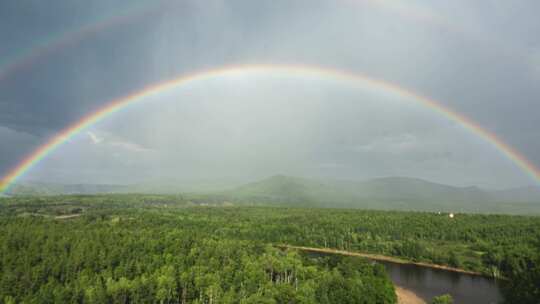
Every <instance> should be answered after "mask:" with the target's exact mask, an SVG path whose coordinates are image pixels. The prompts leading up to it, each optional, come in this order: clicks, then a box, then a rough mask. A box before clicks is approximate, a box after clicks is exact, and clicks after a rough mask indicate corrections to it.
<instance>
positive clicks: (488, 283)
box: [377, 262, 502, 304]
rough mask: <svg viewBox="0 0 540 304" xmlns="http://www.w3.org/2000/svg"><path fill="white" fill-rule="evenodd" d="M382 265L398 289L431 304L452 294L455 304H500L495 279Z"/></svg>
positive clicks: (411, 266) (415, 267) (500, 298)
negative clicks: (435, 299)
mask: <svg viewBox="0 0 540 304" xmlns="http://www.w3.org/2000/svg"><path fill="white" fill-rule="evenodd" d="M377 263H380V264H383V265H384V266H385V267H386V269H387V271H388V274H389V276H390V278H391V279H392V282H394V284H395V285H398V286H401V287H403V288H405V289H408V290H410V291H412V292H414V293H415V294H416V295H418V297H420V298H422V299H424V300H426V302H428V303H429V302H430V301H431V299H432V298H433V297H435V296H438V295H441V294H445V293H448V294H451V295H452V297H453V298H454V303H456V304H468V303H472V304H476V303H478V304H482V303H498V302H500V301H501V300H502V297H501V294H500V291H499V286H498V284H497V282H496V281H495V280H494V279H488V278H484V277H480V276H474V275H469V274H462V273H456V272H451V271H445V270H440V269H433V268H428V267H421V266H416V265H404V264H394V263H387V262H377Z"/></svg>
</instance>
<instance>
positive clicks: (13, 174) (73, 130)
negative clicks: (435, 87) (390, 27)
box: [0, 65, 540, 192]
mask: <svg viewBox="0 0 540 304" xmlns="http://www.w3.org/2000/svg"><path fill="white" fill-rule="evenodd" d="M255 72H257V73H271V72H278V73H283V74H285V75H291V76H316V77H322V78H327V79H333V80H337V81H343V82H352V83H353V84H359V85H367V86H368V87H370V88H373V89H377V90H382V91H386V92H389V93H393V94H397V95H399V96H401V97H404V98H406V99H407V100H411V101H415V102H416V103H418V104H420V105H422V106H424V107H426V108H429V109H431V110H433V111H434V112H436V113H439V114H442V115H443V116H445V117H447V118H448V119H450V120H452V121H455V122H457V123H459V124H460V125H461V126H463V127H464V128H466V129H468V130H470V131H471V132H472V133H474V134H476V135H477V136H479V137H480V138H483V139H484V140H485V141H486V142H488V143H490V144H491V145H493V146H494V147H495V148H496V149H497V150H499V151H500V152H501V153H502V154H503V155H505V156H506V157H508V159H510V160H511V161H512V162H513V163H515V164H516V165H517V166H518V167H519V168H521V169H522V170H523V171H524V172H526V173H527V174H529V175H530V177H532V178H533V180H535V181H536V182H540V170H538V169H537V168H536V167H535V166H534V165H533V164H532V163H531V162H530V161H529V160H527V159H526V158H525V157H524V156H523V155H521V154H520V153H519V152H518V151H517V150H515V149H513V148H512V147H510V146H508V145H507V144H506V143H504V142H503V141H502V140H501V139H499V138H498V137H497V136H496V135H495V134H493V133H491V132H489V131H487V130H485V129H483V128H482V127H481V126H480V125H478V124H477V123H475V122H474V121H472V120H470V119H469V118H467V117H466V116H464V115H461V114H459V113H457V112H455V111H453V110H451V109H449V108H447V107H445V106H443V105H442V104H440V103H439V102H437V101H435V100H432V99H429V98H426V97H423V96H421V95H419V94H416V93H414V92H412V91H409V90H407V89H404V88H402V87H399V86H397V85H395V84H392V83H389V82H386V81H382V80H378V79H373V78H370V77H368V76H366V75H362V74H356V73H351V72H346V71H340V70H334V69H329V68H322V67H316V66H302V65H238V66H229V67H223V68H218V69H212V70H207V71H202V72H199V73H193V74H189V75H185V76H181V77H179V78H176V79H172V80H169V81H165V82H162V83H158V84H155V85H151V86H148V87H146V88H145V89H143V90H141V91H139V92H137V93H135V94H132V95H128V96H126V97H123V98H120V99H117V100H114V101H111V102H110V103H108V104H107V105H106V106H104V107H103V108H102V109H100V110H98V111H96V112H94V113H92V114H90V115H88V116H86V117H84V118H83V119H81V120H80V121H79V122H77V123H76V124H74V125H72V126H70V127H69V128H67V129H65V130H63V131H62V132H61V133H59V134H58V135H57V136H55V137H54V138H52V139H51V140H50V141H48V142H47V143H46V144H44V145H43V146H41V147H40V148H38V149H37V150H35V151H34V152H33V153H31V154H30V155H29V156H28V157H26V158H25V159H24V160H23V161H22V162H21V163H20V164H19V165H17V166H16V167H15V168H14V169H13V170H11V171H10V172H9V173H8V174H7V175H6V176H4V177H3V178H2V181H1V182H0V191H1V192H6V190H8V188H9V186H10V185H12V184H13V183H15V182H16V181H17V180H18V179H19V178H20V177H21V176H23V175H24V174H25V173H27V172H28V171H30V170H31V169H32V168H33V167H34V166H35V165H36V164H37V163H39V162H40V161H42V160H43V159H44V158H45V157H46V156H47V155H49V154H51V153H52V152H53V151H54V150H55V149H56V148H58V147H59V146H61V145H62V144H64V143H66V142H67V141H68V140H69V139H70V138H72V137H74V136H75V135H77V134H79V133H80V132H82V131H84V130H85V129H87V128H88V127H90V126H92V125H94V124H95V123H97V122H99V121H101V120H103V119H104V118H106V117H108V116H111V115H113V114H114V113H116V112H118V111H121V110H122V109H125V108H126V107H127V106H129V105H133V104H136V103H137V102H140V101H143V100H144V99H145V98H147V97H150V96H153V95H157V94H158V93H161V92H164V91H167V90H170V89H173V88H177V87H180V86H183V85H186V84H188V83H192V82H198V81H204V80H209V79H212V78H218V77H225V76H233V75H241V74H245V73H255Z"/></svg>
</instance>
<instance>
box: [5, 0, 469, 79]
mask: <svg viewBox="0 0 540 304" xmlns="http://www.w3.org/2000/svg"><path fill="white" fill-rule="evenodd" d="M364 1H365V2H367V3H368V4H370V5H371V6H373V7H380V8H382V9H386V10H388V11H392V12H395V13H396V14H398V15H400V16H403V17H406V18H409V19H412V20H415V21H418V22H421V23H423V22H425V23H429V24H434V25H436V26H439V27H441V28H445V29H448V30H453V31H456V32H457V31H458V30H457V26H456V25H455V24H453V23H451V22H449V20H447V19H443V18H442V17H441V16H439V15H436V14H435V13H434V12H433V11H431V10H427V9H423V8H422V7H419V6H413V5H410V4H407V5H405V4H401V3H398V2H396V1H392V0H364ZM353 2H359V1H356V0H354V1H353ZM172 4H173V2H171V1H167V0H161V1H159V2H157V3H154V2H152V5H148V4H147V3H144V5H137V6H134V7H132V8H129V9H127V10H124V11H123V12H122V13H121V14H110V15H108V16H106V17H102V18H100V19H98V20H96V21H94V22H92V23H88V24H86V25H83V26H82V27H79V28H77V29H74V30H71V31H66V32H63V33H58V34H56V35H53V36H52V37H46V38H45V39H42V40H40V41H37V42H36V43H34V44H33V45H31V46H30V47H29V48H27V49H26V50H21V51H18V52H16V54H18V55H17V56H15V57H13V58H11V59H9V60H5V61H4V62H0V81H3V80H5V79H7V78H8V77H9V76H10V75H12V74H13V73H16V72H18V71H21V70H24V69H27V68H29V67H30V66H32V65H33V64H34V63H36V62H38V61H39V59H42V58H44V57H46V56H47V55H50V54H52V53H54V52H56V51H59V50H62V49H64V48H67V47H68V46H71V45H73V44H76V43H77V42H80V41H82V40H83V39H84V38H87V37H88V36H91V35H95V34H98V33H100V32H102V31H105V30H107V29H109V28H112V27H115V26H119V25H123V24H129V23H132V22H134V21H136V20H139V19H141V18H144V17H147V16H148V15H151V14H153V13H155V12H160V11H166V10H167V9H170V8H171V7H172ZM459 32H465V31H463V30H459Z"/></svg>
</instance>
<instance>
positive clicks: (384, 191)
mask: <svg viewBox="0 0 540 304" xmlns="http://www.w3.org/2000/svg"><path fill="white" fill-rule="evenodd" d="M186 192H190V193H197V194H196V196H197V197H198V198H199V199H200V198H201V197H202V198H204V197H208V198H210V197H211V198H212V201H214V202H215V201H216V200H218V201H219V200H224V201H230V202H236V203H239V204H255V205H261V204H263V205H280V206H302V207H335V208H369V209H383V210H416V211H443V212H496V213H521V214H528V213H531V212H532V213H535V214H540V188H539V187H523V188H515V189H509V190H499V191H488V190H483V189H480V188H478V187H455V186H449V185H443V184H438V183H433V182H429V181H426V180H422V179H417V178H409V177H386V178H378V179H372V180H367V181H347V180H330V179H309V178H300V177H292V176H285V175H276V176H272V177H270V178H266V179H264V180H261V181H257V182H253V183H247V184H242V185H240V186H232V185H231V184H230V183H227V182H210V181H206V182H198V183H196V182H172V181H169V182H163V181H159V182H152V183H147V184H138V185H127V186H124V185H92V184H79V185H62V184H47V183H24V184H17V185H14V186H13V187H12V188H11V190H10V192H9V194H10V195H58V194H98V193H161V194H171V193H186ZM192 195H195V194H192Z"/></svg>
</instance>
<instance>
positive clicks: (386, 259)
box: [276, 245, 487, 277]
mask: <svg viewBox="0 0 540 304" xmlns="http://www.w3.org/2000/svg"><path fill="white" fill-rule="evenodd" d="M276 247H278V248H287V249H296V250H301V251H308V252H317V253H326V254H339V255H345V256H357V257H363V258H367V259H370V260H374V261H382V262H389V263H396V264H408V265H416V266H421V267H428V268H432V269H440V270H446V271H452V272H457V273H463V274H469V275H474V276H482V277H487V275H485V274H483V273H481V272H475V271H470V270H465V269H461V268H455V267H450V266H444V265H437V264H430V263H424V262H413V261H408V260H404V259H400V258H396V257H390V256H386V255H380V254H371V253H360V252H351V251H345V250H338V249H331V248H315V247H305V246H291V245H276Z"/></svg>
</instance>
